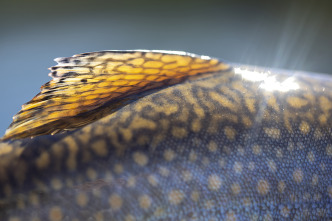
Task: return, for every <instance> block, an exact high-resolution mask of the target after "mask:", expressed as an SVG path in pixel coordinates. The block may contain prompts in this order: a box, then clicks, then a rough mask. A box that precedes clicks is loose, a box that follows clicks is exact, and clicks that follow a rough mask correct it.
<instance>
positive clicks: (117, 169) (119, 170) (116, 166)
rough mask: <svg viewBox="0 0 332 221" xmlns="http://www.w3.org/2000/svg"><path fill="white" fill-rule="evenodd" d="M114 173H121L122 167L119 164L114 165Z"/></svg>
mask: <svg viewBox="0 0 332 221" xmlns="http://www.w3.org/2000/svg"><path fill="white" fill-rule="evenodd" d="M114 171H115V172H116V173H117V174H120V173H122V172H123V166H122V165H121V164H115V166H114Z"/></svg>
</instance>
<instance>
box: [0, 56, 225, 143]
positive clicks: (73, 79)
mask: <svg viewBox="0 0 332 221" xmlns="http://www.w3.org/2000/svg"><path fill="white" fill-rule="evenodd" d="M55 61H56V62H58V65H56V66H54V67H51V68H50V70H51V73H50V74H49V75H50V76H51V77H52V78H53V79H52V80H51V81H49V82H48V83H46V84H44V85H43V86H42V87H41V92H40V93H38V94H37V95H36V96H35V97H34V98H33V99H32V100H31V101H29V102H27V103H26V104H24V105H23V106H22V110H21V111H19V112H18V113H17V114H16V115H15V116H14V117H13V122H12V123H11V125H10V126H9V128H8V129H7V131H6V133H5V135H4V137H3V138H2V139H3V140H8V139H18V138H26V137H33V136H37V135H43V134H53V133H56V132H59V131H62V130H68V129H74V128H77V127H80V126H83V125H86V124H88V123H90V122H92V121H94V120H96V119H98V118H100V117H102V114H96V113H93V111H94V110H96V109H98V108H99V107H101V106H103V105H105V104H106V103H108V104H109V102H112V101H114V102H117V103H119V101H120V100H121V99H126V98H128V97H129V96H131V95H134V94H137V93H140V92H144V91H147V90H149V89H155V88H159V87H162V86H168V85H173V84H176V83H179V82H181V81H183V80H184V79H186V78H187V77H190V76H194V75H197V74H204V73H211V72H217V71H221V70H227V69H229V66H228V65H227V64H224V63H222V62H220V61H219V60H217V59H212V58H210V57H207V56H198V55H194V54H190V53H186V52H172V51H148V50H132V51H100V52H91V53H83V54H78V55H74V56H72V57H67V58H57V59H55ZM117 103H114V104H113V106H112V108H116V107H118V106H119V105H118V104H117ZM120 103H121V102H120ZM91 115H94V116H93V117H91ZM95 115H97V117H96V116H95Z"/></svg>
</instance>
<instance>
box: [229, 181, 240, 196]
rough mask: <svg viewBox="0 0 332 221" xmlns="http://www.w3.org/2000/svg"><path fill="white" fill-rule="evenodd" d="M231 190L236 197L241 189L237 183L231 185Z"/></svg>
mask: <svg viewBox="0 0 332 221" xmlns="http://www.w3.org/2000/svg"><path fill="white" fill-rule="evenodd" d="M231 189H232V193H233V194H234V195H238V194H239V193H240V192H241V187H240V185H239V184H238V183H233V184H232V186H231Z"/></svg>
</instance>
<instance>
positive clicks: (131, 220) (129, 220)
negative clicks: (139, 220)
mask: <svg viewBox="0 0 332 221" xmlns="http://www.w3.org/2000/svg"><path fill="white" fill-rule="evenodd" d="M135 220H136V219H135V217H134V216H133V215H131V214H129V215H127V216H126V217H125V221H135Z"/></svg>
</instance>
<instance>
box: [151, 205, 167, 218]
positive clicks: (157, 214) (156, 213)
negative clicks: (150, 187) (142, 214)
mask: <svg viewBox="0 0 332 221" xmlns="http://www.w3.org/2000/svg"><path fill="white" fill-rule="evenodd" d="M164 213H165V211H164V209H163V208H161V207H158V208H157V209H156V210H155V211H154V213H153V215H154V216H155V217H161V216H163V215H164Z"/></svg>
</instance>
